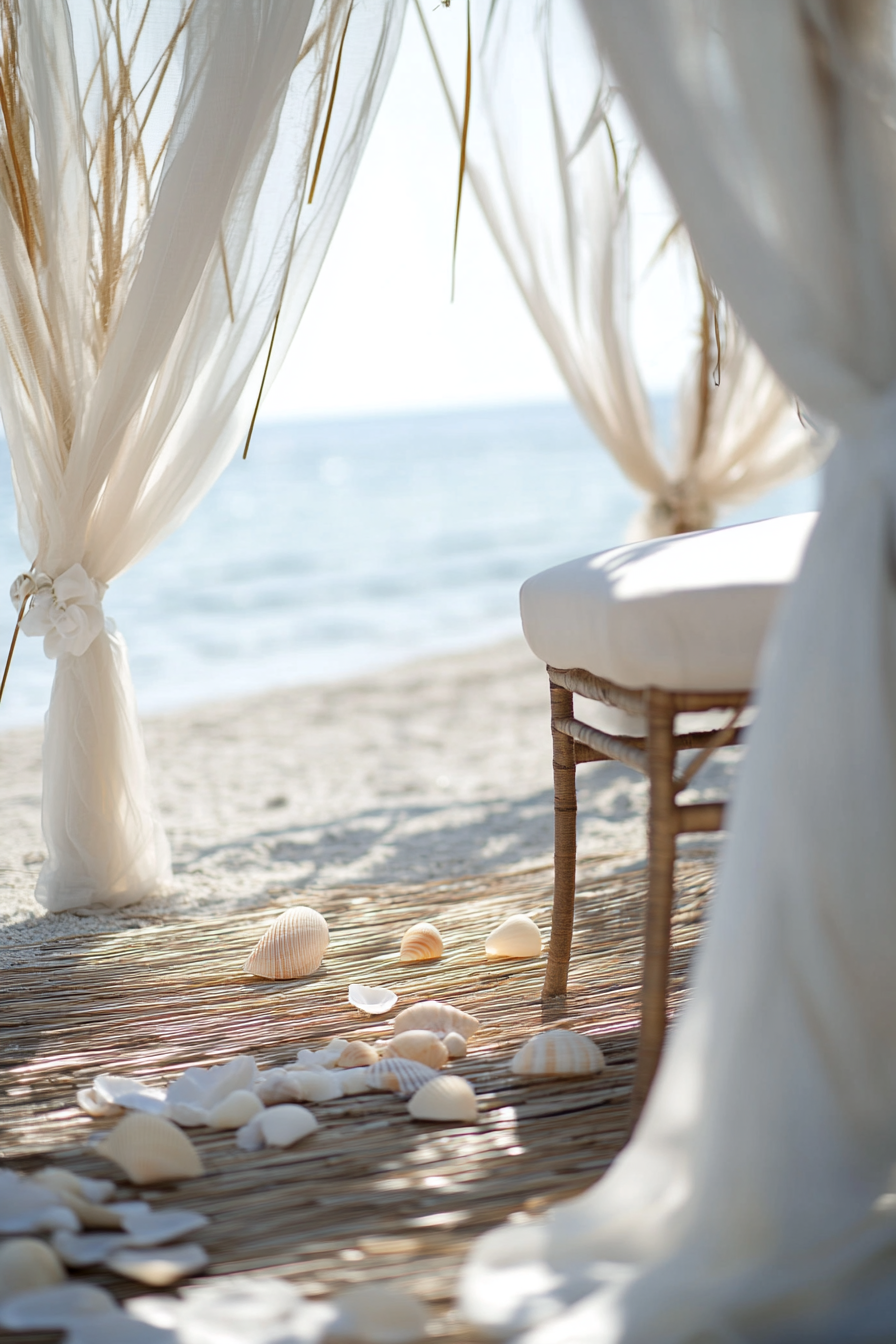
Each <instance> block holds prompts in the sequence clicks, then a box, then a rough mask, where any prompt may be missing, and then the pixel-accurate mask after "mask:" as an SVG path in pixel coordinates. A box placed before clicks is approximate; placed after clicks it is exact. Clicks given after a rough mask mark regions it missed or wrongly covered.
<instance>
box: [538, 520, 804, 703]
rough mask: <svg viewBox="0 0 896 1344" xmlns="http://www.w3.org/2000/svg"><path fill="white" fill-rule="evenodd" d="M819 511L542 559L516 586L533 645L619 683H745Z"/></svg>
mask: <svg viewBox="0 0 896 1344" xmlns="http://www.w3.org/2000/svg"><path fill="white" fill-rule="evenodd" d="M816 517H817V515H816V514H814V513H800V514H792V515H790V516H789V517H785V518H769V519H766V520H764V521H763V522H759V523H744V524H742V525H740V526H738V527H720V528H715V529H713V530H712V531H708V532H689V533H685V534H683V535H681V536H676V537H663V538H661V539H660V540H658V541H645V542H639V543H637V544H636V545H634V546H619V547H617V548H616V549H615V550H612V551H602V552H600V554H598V555H586V556H583V557H582V559H580V560H570V561H568V563H566V564H564V565H556V566H555V567H554V568H553V569H546V570H544V572H543V573H541V574H536V575H535V576H534V577H533V578H531V579H527V580H526V582H525V583H524V584H523V587H522V590H521V592H520V610H521V613H522V618H523V631H524V633H525V636H526V640H527V641H528V644H529V647H530V648H531V649H532V652H533V653H534V654H536V655H537V657H539V658H541V659H542V660H543V661H544V662H545V663H548V664H549V665H550V666H552V667H558V668H572V667H582V668H585V669H586V670H587V671H589V672H593V673H595V674H596V675H597V676H599V677H604V678H606V679H607V680H608V681H614V682H616V683H617V684H618V685H620V686H632V687H642V686H663V687H666V688H667V689H668V690H676V691H733V690H747V689H750V688H751V687H752V686H753V684H754V681H755V678H756V669H757V664H758V661H759V655H760V651H761V649H762V642H763V639H764V637H765V633H766V630H767V629H768V626H769V622H770V621H771V618H772V615H773V613H774V610H775V607H776V606H777V603H778V600H779V598H780V596H781V593H782V591H783V589H784V588H785V587H786V585H787V584H789V583H790V582H791V581H792V580H793V579H794V578H795V576H796V574H797V571H798V570H799V567H800V563H801V561H802V558H803V551H804V550H805V547H806V543H807V542H808V540H809V535H810V533H811V531H812V528H813V526H814V524H815V519H816Z"/></svg>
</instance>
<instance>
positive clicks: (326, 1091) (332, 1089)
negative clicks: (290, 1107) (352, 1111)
mask: <svg viewBox="0 0 896 1344" xmlns="http://www.w3.org/2000/svg"><path fill="white" fill-rule="evenodd" d="M284 1073H285V1074H286V1080H285V1083H284V1086H283V1087H282V1089H281V1090H282V1091H285V1092H288V1096H286V1097H284V1098H283V1100H284V1101H332V1100H333V1098H334V1097H341V1096H342V1078H341V1077H340V1075H339V1074H337V1073H335V1072H334V1073H331V1072H330V1071H329V1070H328V1069H285V1070H284Z"/></svg>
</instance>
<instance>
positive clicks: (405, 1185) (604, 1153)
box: [0, 855, 712, 1344]
mask: <svg viewBox="0 0 896 1344" xmlns="http://www.w3.org/2000/svg"><path fill="white" fill-rule="evenodd" d="M708 857H709V856H708V855H707V856H706V858H702V859H701V858H696V859H695V858H693V857H691V858H689V859H687V860H685V861H680V862H679V864H678V872H677V889H678V901H677V906H676V915H675V928H674V952H673V986H674V992H673V1000H672V1001H673V1004H674V1003H675V1002H677V1000H678V998H679V997H680V993H681V988H682V985H683V980H684V975H685V972H686V969H687V964H688V960H689V957H690V953H691V950H692V948H693V946H694V944H695V943H696V941H697V938H698V935H699V924H700V918H701V911H702V907H703V904H704V899H705V897H706V894H707V892H708V889H709V886H710V882H711V878H712V866H711V863H710V862H709V861H708ZM644 887H645V877H644V873H643V871H638V872H635V873H627V874H622V875H615V876H612V877H604V878H602V879H597V878H596V877H595V865H594V864H588V863H582V864H581V865H580V883H579V889H580V893H581V895H580V898H579V901H578V903H577V927H576V936H575V942H574V946H573V958H572V969H571V975H570V992H569V996H568V998H567V1001H566V1005H565V1009H563V1011H562V1013H555V1014H553V1015H549V1014H546V1013H545V1014H543V1010H542V1005H541V1002H540V998H539V994H540V988H541V981H542V977H543V974H544V964H545V963H544V957H542V958H540V959H539V960H538V961H526V962H507V961H504V962H493V963H490V962H487V961H486V959H485V957H484V955H483V940H484V938H485V936H486V935H487V933H488V932H489V931H490V930H491V929H492V928H494V927H495V926H496V925H497V924H498V923H499V922H500V921H501V920H502V919H504V918H506V916H507V915H509V914H511V913H514V912H523V913H528V914H531V915H532V916H533V917H534V918H535V919H536V920H537V921H538V922H539V924H540V925H541V927H542V929H545V930H546V929H547V928H548V926H549V922H550V902H551V890H552V877H551V872H550V870H549V869H544V868H542V869H538V870H532V871H529V872H527V873H518V874H511V875H503V876H492V877H486V878H474V879H467V880H462V881H454V882H450V883H429V884H426V885H424V886H415V887H399V886H388V887H357V886H355V887H350V888H343V889H339V890H334V891H317V890H316V891H314V892H313V893H308V896H307V897H306V899H308V900H309V901H310V902H312V903H313V904H314V906H315V907H316V908H317V909H319V910H321V911H322V912H323V913H324V914H325V915H326V917H327V919H328V921H329V924H330V930H331V943H330V948H329V951H328V954H327V958H326V961H325V963H324V965H323V967H322V968H321V969H320V971H318V972H317V973H315V974H314V975H312V976H310V977H308V978H307V979H305V980H302V981H292V982H279V983H271V982H268V981H261V980H253V979H249V978H247V977H245V976H244V975H243V974H242V972H241V970H240V967H241V964H242V961H243V958H244V957H245V955H246V953H247V952H248V951H249V950H250V948H251V947H252V946H253V945H254V943H255V941H256V939H257V938H258V936H259V935H260V933H261V932H262V931H263V929H264V928H265V927H267V925H268V924H269V923H270V921H271V918H272V915H274V914H275V913H276V912H275V911H273V910H271V909H270V908H267V909H265V910H262V911H253V912H252V913H248V914H244V915H239V916H231V917H228V918H225V919H207V920H199V921H195V922H192V921H191V922H181V923H178V924H170V925H162V926H158V927H154V928H143V929H139V930H129V931H127V932H122V933H117V934H104V935H99V936H93V937H86V938H72V939H66V940H64V941H59V942H54V943H48V944H45V945H44V946H43V947H42V948H37V949H35V953H34V964H33V965H32V966H29V967H26V968H21V969H17V970H9V971H6V972H4V975H3V980H2V985H3V989H2V994H3V999H4V1008H3V1014H2V1023H0V1060H2V1062H3V1065H4V1066H5V1067H3V1068H2V1070H0V1096H2V1097H3V1128H2V1139H0V1158H2V1160H4V1161H6V1162H10V1161H12V1163H13V1164H14V1165H15V1166H16V1167H17V1168H18V1169H20V1170H22V1171H29V1170H31V1169H33V1168H35V1167H37V1166H39V1165H42V1164H43V1163H44V1162H46V1161H48V1160H51V1161H54V1162H57V1163H64V1164H66V1165H69V1166H71V1167H73V1168H74V1169H75V1170H77V1171H79V1172H80V1173H82V1174H83V1175H103V1176H109V1175H116V1174H117V1175H119V1176H120V1175H121V1173H118V1172H117V1169H114V1170H113V1169H112V1168H111V1167H110V1166H109V1164H108V1163H106V1162H104V1161H103V1160H102V1159H100V1158H98V1157H96V1156H94V1155H93V1154H92V1153H91V1152H90V1151H89V1149H87V1148H86V1147H85V1144H86V1143H87V1141H88V1140H89V1139H90V1138H91V1136H93V1135H95V1134H97V1133H98V1132H100V1131H102V1130H104V1129H107V1128H108V1127H109V1124H110V1122H108V1121H96V1120H91V1119H89V1118H88V1117H87V1116H86V1115H84V1114H83V1113H82V1112H81V1111H80V1110H78V1109H77V1107H76V1106H75V1104H74V1092H75V1088H76V1087H79V1086H84V1085H87V1084H88V1083H90V1081H91V1080H92V1078H93V1077H94V1075H95V1074H96V1073H99V1072H102V1071H110V1072H116V1073H124V1074H133V1075H135V1076H139V1077H140V1078H142V1079H144V1080H147V1081H156V1080H163V1079H164V1080H167V1079H168V1078H169V1077H170V1076H172V1075H173V1074H175V1073H178V1072H180V1071H181V1070H183V1069H184V1068H185V1067H187V1066H188V1065H190V1064H203V1065H208V1064H213V1063H220V1062H222V1061H224V1060H226V1059H228V1058H230V1057H231V1056H233V1055H234V1054H238V1053H245V1052H250V1053H253V1054H255V1056H256V1057H257V1059H258V1061H259V1063H260V1064H263V1065H271V1064H276V1063H285V1062H287V1061H288V1060H290V1059H292V1058H294V1055H295V1051H296V1050H297V1048H299V1047H300V1046H310V1045H322V1044H323V1043H324V1042H326V1041H327V1040H328V1039H329V1038H330V1037H331V1036H337V1035H339V1036H360V1037H362V1038H364V1039H369V1040H375V1039H376V1038H377V1037H380V1036H382V1035H388V1034H390V1027H389V1025H387V1024H388V1023H389V1022H391V1014H390V1015H389V1017H388V1018H387V1020H386V1021H385V1022H384V1021H383V1020H382V1019H379V1020H378V1019H375V1018H374V1019H371V1018H364V1017H362V1016H361V1015H360V1014H359V1013H357V1012H356V1011H355V1010H354V1009H353V1008H352V1007H351V1006H350V1005H349V1004H348V1003H347V1000H346V990H347V986H348V984H349V983H351V982H355V981H358V982H361V983H363V984H374V985H377V984H384V985H389V986H391V987H392V988H393V989H395V990H396V991H397V993H398V995H399V1003H398V1007H399V1008H401V1007H403V1006H406V1005H408V1004H410V1003H413V1002H415V1001H417V1000H419V999H423V998H441V999H445V1000H447V1001H449V1002H451V1003H454V1004H456V1005H457V1006H458V1007H462V1008H464V1009H467V1010H469V1011H470V1012H472V1013H475V1014H476V1016H477V1017H479V1018H480V1019H481V1022H482V1029H481V1030H480V1031H479V1032H477V1034H476V1035H475V1036H474V1037H473V1039H472V1041H471V1043H470V1053H469V1055H468V1056H467V1058H466V1059H464V1060H460V1061H458V1062H457V1064H456V1065H454V1066H453V1067H455V1068H456V1069H457V1071H458V1072H460V1073H462V1074H463V1075H464V1076H465V1077H466V1078H468V1079H469V1080H470V1082H471V1083H472V1084H473V1086H474V1087H475V1089H476V1092H477V1093H478V1095H479V1099H480V1104H481V1119H480V1121H479V1123H478V1124H477V1125H474V1126H469V1125H465V1126H458V1125H453V1126H452V1125H438V1124H423V1123H420V1122H419V1121H414V1120H412V1119H411V1118H410V1116H409V1115H408V1113H407V1110H406V1106H405V1103H404V1102H403V1101H401V1100H400V1099H399V1098H397V1097H395V1096H393V1095H391V1094H388V1093H370V1094H367V1095H363V1096H359V1097H352V1098H346V1099H344V1100H336V1101H331V1102H327V1103H324V1104H322V1105H318V1106H317V1107H315V1108H314V1110H315V1114H316V1115H317V1117H318V1119H319V1120H320V1125H321V1127H320V1129H319V1130H318V1132H317V1133H315V1134H314V1135H313V1136H312V1137H311V1138H310V1139H308V1140H306V1141H305V1142H303V1143H301V1144H299V1145H298V1146H297V1147H296V1148H294V1149H290V1150H286V1151H271V1150H268V1151H263V1152H261V1153H243V1152H240V1151H239V1150H238V1149H237V1148H236V1146H235V1143H234V1138H233V1135H232V1133H231V1134H220V1133H213V1132H211V1131H209V1130H204V1129H194V1130H191V1131H190V1133H191V1136H192V1137H193V1139H194V1141H195V1142H196V1143H197V1145H198V1147H199V1149H200V1151H201V1154H202V1157H203V1161H204V1162H205V1164H206V1168H207V1174H206V1175H205V1176H203V1177H200V1178H199V1179H197V1180H193V1181H185V1182H182V1183H181V1184H180V1185H179V1186H178V1187H176V1188H171V1187H168V1188H165V1189H163V1190H159V1191H152V1192H151V1196H150V1197H151V1202H152V1204H153V1206H154V1207H164V1206H165V1205H166V1204H168V1203H172V1204H177V1205H180V1206H182V1207H189V1208H195V1209H200V1210H201V1211H202V1212H204V1213H206V1214H208V1215H209V1216H210V1218H211V1223H210V1225H209V1226H208V1227H207V1228H206V1229H204V1231H203V1232H201V1233H200V1234H199V1237H198V1240H200V1241H202V1242H203V1243H204V1245H205V1246H206V1248H207V1250H208V1252H209V1254H210V1256H211V1265H210V1269H209V1272H210V1273H212V1274H229V1273H234V1272H236V1271H242V1272H254V1271H262V1270H267V1271H274V1272H275V1273H277V1274H282V1275H286V1276H288V1277H289V1278H291V1279H294V1280H295V1281H296V1282H298V1283H300V1284H301V1286H302V1288H303V1290H304V1291H305V1292H306V1293H309V1294H322V1293H329V1292H331V1291H334V1290H337V1289H339V1288H341V1287H344V1286H346V1285H349V1284H354V1283H358V1282H370V1281H374V1280H376V1281H379V1282H383V1281H387V1280H388V1281H393V1282H398V1283H404V1284H405V1285H406V1286H408V1287H413V1290H414V1291H415V1292H416V1293H418V1294H419V1295H421V1296H422V1297H424V1298H426V1299H428V1300H429V1301H430V1302H431V1304H432V1306H433V1307H434V1309H435V1312H436V1317H437V1319H436V1323H435V1325H434V1327H433V1330H434V1333H435V1334H436V1335H437V1336H439V1337H442V1338H446V1337H447V1338H452V1339H465V1340H468V1339H472V1338H474V1336H473V1335H472V1334H471V1332H470V1330H469V1328H468V1327H465V1326H463V1325H462V1324H461V1323H460V1322H459V1321H458V1320H457V1318H456V1316H455V1315H454V1314H453V1312H452V1311H451V1310H450V1304H451V1301H452V1299H453V1295H454V1285H455V1281H456V1273H457V1268H458V1265H459V1264H460V1262H461V1261H462V1259H463V1257H464V1254H465V1252H466V1250H467V1248H468V1246H469V1244H470V1242H471V1240H472V1239H473V1238H474V1237H475V1236H476V1235H477V1234H479V1233H480V1232H483V1231H485V1230H486V1229H487V1228H489V1227H493V1226H494V1225H495V1224H496V1223H499V1222H501V1221H502V1220H504V1219H505V1218H507V1217H508V1216H510V1215H513V1214H515V1215H516V1216H517V1217H526V1216H527V1215H528V1213H532V1212H536V1211H538V1210H540V1209H542V1208H544V1207H545V1206H546V1205H547V1204H548V1203H550V1202H552V1201H554V1200H556V1199H560V1198H563V1197H565V1196H568V1195H571V1194H574V1193H575V1192H577V1191H579V1190H582V1189H584V1188H585V1187H586V1186H588V1185H589V1184H591V1183H592V1182H593V1181H594V1180H595V1178H596V1177H597V1176H599V1175H600V1174H601V1172H603V1171H604V1170H605V1168H606V1167H607V1165H608V1163H609V1162H610V1161H611V1159H612V1157H613V1156H614V1154H615V1153H616V1152H617V1151H618V1149H619V1148H620V1146H621V1145H622V1143H623V1141H624V1138H625V1133H626V1113H627V1101H628V1095H629V1090H630V1086H631V1080H632V1072H633V1063H634V1050H635V1042H636V1021H637V985H638V977H639V957H640V948H641V924H642V908H643V897H644ZM301 900H302V895H301V893H296V892H289V893H286V894H284V896H283V897H282V898H281V903H282V904H284V905H285V904H292V903H299V902H301ZM419 919H432V920H434V921H435V922H436V923H437V924H438V925H439V927H440V928H441V930H442V934H443V937H444V939H445V943H446V948H447V949H448V950H447V952H446V955H445V956H444V958H443V959H442V960H441V961H440V962H435V963H429V964H422V963H417V964H416V965H415V964H410V965H401V964H400V963H399V962H398V961H397V950H398V944H399V940H400V936H401V934H402V932H403V931H404V929H405V928H407V927H408V925H410V924H411V923H413V922H415V921H416V920H419ZM552 1025H568V1026H571V1027H575V1028H580V1029H584V1030H586V1031H588V1032H590V1033H592V1034H593V1035H594V1036H595V1037H596V1038H597V1039H598V1040H599V1041H600V1043H601V1046H602V1047H603V1050H604V1053H605V1055H606V1058H607V1069H606V1071H605V1072H604V1073H601V1074H599V1075H596V1076H594V1077H588V1078H583V1079H552V1080H549V1081H541V1082H524V1081H523V1080H522V1079H520V1078H517V1077H515V1076H514V1075H513V1074H511V1073H510V1071H509V1068H508V1064H509V1061H510V1058H511V1056H512V1054H513V1052H514V1051H515V1050H516V1049H517V1047H518V1046H519V1044H520V1043H521V1042H522V1041H523V1040H525V1039H526V1037H528V1036H529V1035H530V1034H532V1033H533V1032H537V1031H539V1030H541V1029H543V1028H544V1027H545V1026H552ZM122 1188H124V1189H127V1188H128V1187H126V1186H125V1185H123V1186H122ZM85 1277H87V1278H90V1279H91V1280H92V1281H94V1282H97V1283H102V1284H103V1285H104V1286H106V1287H108V1288H110V1289H111V1290H112V1291H114V1292H115V1293H116V1294H117V1295H118V1296H119V1297H126V1296H128V1295H131V1294H133V1293H137V1292H145V1291H148V1290H146V1289H144V1288H142V1287H140V1286H139V1285H136V1284H131V1283H129V1282H127V1281H124V1280H121V1279H118V1278H114V1277H113V1276H111V1275H109V1274H107V1273H106V1272H105V1271H102V1270H100V1271H98V1272H94V1271H89V1272H85ZM0 1338H3V1339H7V1338H8V1339H13V1338H14V1337H13V1336H11V1335H4V1334H2V1332H0ZM15 1338H17V1339H18V1338H21V1339H22V1340H25V1339H26V1338H27V1339H28V1340H30V1341H32V1344H38V1340H39V1339H44V1340H50V1339H55V1338H58V1336H54V1335H45V1336H37V1335H35V1334H31V1335H28V1336H24V1335H22V1336H21V1337H19V1336H15Z"/></svg>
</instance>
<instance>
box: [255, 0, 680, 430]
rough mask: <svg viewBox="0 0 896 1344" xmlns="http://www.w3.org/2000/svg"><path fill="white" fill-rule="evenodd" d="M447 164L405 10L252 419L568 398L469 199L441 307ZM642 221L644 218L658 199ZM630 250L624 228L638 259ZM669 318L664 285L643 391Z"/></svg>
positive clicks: (434, 88) (438, 103)
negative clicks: (361, 143)
mask: <svg viewBox="0 0 896 1344" xmlns="http://www.w3.org/2000/svg"><path fill="white" fill-rule="evenodd" d="M455 9H456V10H457V12H458V15H459V16H460V18H463V13H462V10H463V6H460V5H458V6H456V7H453V8H452V10H451V11H450V14H451V18H452V19H453V18H454V14H455ZM447 18H448V14H447V13H444V12H440V14H439V19H440V20H443V19H445V20H447ZM457 166H458V146H457V139H456V136H455V133H454V130H453V128H452V126H451V123H450V120H449V118H448V113H447V110H446V108H445V105H444V100H443V95H442V92H441V89H440V88H439V86H438V85H437V83H436V79H435V74H434V72H433V68H432V63H431V59H430V56H429V53H428V51H427V49H426V46H425V44H424V39H423V36H422V34H421V31H420V24H419V20H418V18H417V15H416V14H415V13H414V11H413V9H412V8H411V7H409V8H408V13H407V17H406V20H405V28H404V35H403V38H402V44H401V48H400V51H399V54H398V59H397V61H396V64H395V68H394V70H393V73H392V78H391V81H390V83H389V87H388V89H387V90H386V94H385V97H384V100H383V104H382V107H381V109H380V113H379V116H378V118H377V121H376V124H375V125H374V128H373V131H372V133H371V137H370V141H369V143H368V146H367V150H366V152H365V155H364V158H363V160H362V162H361V166H360V169H359V172H358V176H357V178H356V181H355V184H354V187H353V189H352V191H351V193H350V195H349V198H348V201H347V203H346V206H345V210H344V212H343V215H342V219H341V221H340V223H339V226H338V228H337V230H336V234H335V237H334V239H333V243H332V245H331V247H330V251H329V253H328V255H327V258H326V260H325V262H324V265H323V269H322V271H321V274H320V278H319V280H318V282H317V285H316V286H315V289H314V292H313V294H312V296H311V300H310V302H309V304H308V308H307V310H306V313H305V316H304V318H303V321H302V325H301V326H300V328H299V332H298V335H297V337H296V339H295V341H294V342H293V346H292V349H291V350H290V351H289V354H288V355H287V357H286V360H285V362H284V365H283V367H282V369H281V371H280V374H279V376H278V378H277V380H276V382H275V383H274V384H273V385H272V386H271V388H270V390H269V391H268V393H267V395H266V397H265V401H264V403H263V406H262V418H263V419H265V420H284V419H293V418H296V417H301V416H341V415H363V414H368V413H374V414H375V413H382V412H388V411H401V410H411V409H430V408H433V409H434V408H441V407H448V406H453V407H458V406H472V405H482V404H500V403H512V402H526V401H545V400H550V401H555V400H558V399H563V398H565V397H566V395H567V393H566V387H565V384H564V383H563V381H562V379H561V378H560V376H559V374H558V373H557V371H556V368H555V366H554V363H553V360H552V358H551V355H550V354H549V352H548V350H547V348H546V346H545V345H544V343H543V341H542V339H541V336H540V335H539V333H538V331H537V329H536V327H535V326H534V324H533V322H532V319H531V318H530V316H529V313H528V311H527V309H526V308H525V306H524V304H523V302H522V300H521V299H520V297H519V295H518V293H517V290H516V287H515V285H514V283H513V281H512V279H511V277H510V274H509V272H508V271H507V268H506V266H505V263H504V261H503V259H502V257H501V255H500V253H499V252H498V250H497V248H496V246H495V244H494V243H493V241H492V238H491V235H490V233H489V231H488V228H487V226H486V224H485V222H484V220H483V218H482V216H481V214H480V211H479V208H478V205H477V203H476V200H475V197H474V195H473V193H472V192H471V191H470V190H469V189H468V190H467V191H466V192H465V193H464V198H463V208H462V215H461V228H460V244H459V248H458V267H457V290H456V296H455V301H454V303H453V304H452V303H451V302H450V301H449V300H450V273H451V241H452V234H453V227H454V207H455V193H456V189H457ZM648 194H649V193H648ZM646 209H647V213H648V214H653V215H654V216H655V215H656V214H657V208H656V200H655V199H654V200H653V201H652V203H651V201H649V200H648V201H647V203H646ZM643 231H644V230H643V226H641V232H642V234H643ZM652 232H654V233H655V232H656V230H655V229H653V230H652ZM638 242H639V225H638V223H637V221H636V228H635V251H636V255H637V253H638V250H639V248H638ZM640 250H641V251H642V252H643V251H644V248H643V246H642V248H641V249H640ZM680 313H681V301H680V287H679V288H676V285H675V283H674V280H673V281H671V282H660V283H659V285H658V286H657V285H654V286H653V289H652V292H651V294H650V298H649V302H648V305H647V307H646V308H643V310H642V311H641V312H640V313H639V312H636V324H635V332H636V338H637V344H638V350H639V354H640V358H641V366H642V372H643V375H644V377H645V380H646V382H647V384H648V386H650V387H651V388H652V389H654V390H665V389H668V388H670V387H672V386H674V385H675V382H676V379H677V373H678V369H679V367H680V362H681V357H682V333H681V331H680V330H678V329H677V328H678V327H680V317H679V315H680Z"/></svg>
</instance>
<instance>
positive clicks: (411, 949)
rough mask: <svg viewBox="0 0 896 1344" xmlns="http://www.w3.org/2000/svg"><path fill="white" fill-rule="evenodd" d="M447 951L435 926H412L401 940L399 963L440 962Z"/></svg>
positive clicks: (424, 923) (425, 924)
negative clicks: (440, 958)
mask: <svg viewBox="0 0 896 1344" xmlns="http://www.w3.org/2000/svg"><path fill="white" fill-rule="evenodd" d="M444 950H445V944H444V943H443V941H442V935H441V934H440V933H439V931H438V929H437V928H436V926H435V924H427V923H426V922H425V921H424V922H423V923H422V924H412V925H411V927H410V928H409V929H408V931H407V933H406V934H405V935H404V937H403V938H402V940H401V949H400V951H399V953H398V960H399V961H438V959H439V957H440V956H441V955H442V953H443V952H444Z"/></svg>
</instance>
